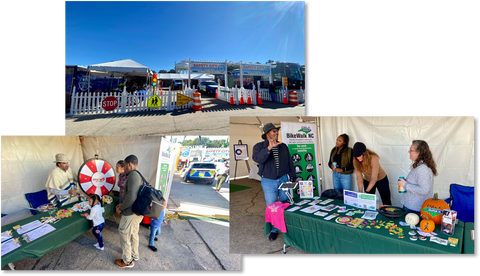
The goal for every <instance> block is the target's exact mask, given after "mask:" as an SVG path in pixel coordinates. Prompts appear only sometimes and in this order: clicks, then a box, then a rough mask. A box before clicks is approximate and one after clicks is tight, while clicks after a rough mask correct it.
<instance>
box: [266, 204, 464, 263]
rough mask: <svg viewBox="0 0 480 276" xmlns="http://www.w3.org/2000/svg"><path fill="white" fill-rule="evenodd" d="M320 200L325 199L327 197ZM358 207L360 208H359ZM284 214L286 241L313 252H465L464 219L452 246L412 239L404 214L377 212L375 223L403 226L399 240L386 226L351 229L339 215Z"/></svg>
mask: <svg viewBox="0 0 480 276" xmlns="http://www.w3.org/2000/svg"><path fill="white" fill-rule="evenodd" d="M321 199H322V200H325V199H326V198H321ZM298 201H301V200H300V199H298V198H297V199H296V202H298ZM329 204H335V205H339V206H347V209H353V207H351V206H348V205H345V204H343V201H341V200H335V201H333V202H331V203H329ZM308 206H309V205H308V204H304V205H303V208H306V207H308ZM289 208H291V207H289ZM303 208H301V209H303ZM355 209H356V210H360V209H358V208H355ZM287 210H288V208H287ZM337 211H338V209H336V210H333V211H330V212H329V214H333V213H338V212H337ZM284 214H285V224H286V226H287V233H285V234H284V235H283V237H284V242H285V244H286V245H290V246H293V247H296V248H299V249H302V250H304V251H307V252H310V253H327V254H334V253H341V254H367V253H368V254H437V253H447V254H448V253H450V254H460V253H461V252H462V243H463V232H464V223H463V222H461V221H459V223H458V224H457V225H456V226H455V235H454V236H453V238H457V239H458V245H457V246H456V247H452V246H450V245H440V244H437V243H434V242H431V241H430V238H427V240H426V241H421V240H417V241H412V240H410V235H409V234H408V232H409V231H410V230H412V229H410V227H409V226H400V225H399V222H400V221H404V220H405V217H404V216H403V217H401V218H398V219H389V218H387V217H384V216H382V215H380V214H378V215H377V218H376V219H375V220H374V221H376V222H379V221H383V222H389V221H394V223H395V224H397V225H398V226H399V227H400V228H402V229H403V233H404V236H405V238H403V239H400V238H398V235H390V232H389V230H388V229H385V227H381V228H380V229H376V228H374V226H370V225H369V226H370V228H367V227H364V228H362V229H359V228H352V227H349V226H347V225H345V224H339V223H336V222H335V219H336V218H333V219H332V220H329V221H327V220H324V217H320V216H316V215H313V214H307V213H304V212H301V211H300V210H297V211H294V212H287V211H285V212H284ZM327 216H328V215H327ZM342 216H346V215H345V213H339V217H342ZM361 216H363V214H355V215H353V216H351V217H352V218H357V217H359V218H360V217H361ZM376 225H378V224H376ZM417 226H418V225H417ZM268 231H269V229H268V224H266V227H265V232H266V233H267V232H268ZM435 232H436V233H439V234H438V235H437V237H439V238H441V239H448V236H447V235H445V234H442V233H440V226H439V225H437V226H436V228H435Z"/></svg>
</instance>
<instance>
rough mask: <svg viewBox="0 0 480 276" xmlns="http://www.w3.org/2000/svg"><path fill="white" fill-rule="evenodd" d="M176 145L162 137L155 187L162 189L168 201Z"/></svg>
mask: <svg viewBox="0 0 480 276" xmlns="http://www.w3.org/2000/svg"><path fill="white" fill-rule="evenodd" d="M175 158H176V156H175V153H174V145H173V143H172V142H170V141H169V140H167V139H165V138H162V140H161V144H160V153H159V156H158V168H157V179H156V183H157V184H156V186H155V188H156V189H158V190H160V191H162V193H163V197H164V198H165V200H167V201H168V196H169V194H170V187H171V186H172V181H173V170H174V164H175Z"/></svg>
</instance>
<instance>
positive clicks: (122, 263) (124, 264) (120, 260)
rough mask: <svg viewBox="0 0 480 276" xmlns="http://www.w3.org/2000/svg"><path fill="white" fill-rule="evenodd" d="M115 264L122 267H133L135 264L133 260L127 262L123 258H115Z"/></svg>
mask: <svg viewBox="0 0 480 276" xmlns="http://www.w3.org/2000/svg"><path fill="white" fill-rule="evenodd" d="M115 264H116V265H117V266H118V267H120V268H132V267H133V266H134V265H135V263H134V262H133V261H132V262H131V263H130V264H126V263H125V262H124V261H123V260H122V259H118V260H115Z"/></svg>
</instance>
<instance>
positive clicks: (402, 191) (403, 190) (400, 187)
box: [398, 176, 407, 194]
mask: <svg viewBox="0 0 480 276" xmlns="http://www.w3.org/2000/svg"><path fill="white" fill-rule="evenodd" d="M400 179H403V180H405V181H407V179H405V177H403V176H400V177H399V178H398V181H400ZM398 192H399V193H401V194H403V193H406V192H407V190H405V188H404V187H403V186H401V185H398Z"/></svg>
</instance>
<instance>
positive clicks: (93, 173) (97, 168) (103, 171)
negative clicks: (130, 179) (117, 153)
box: [78, 158, 115, 196]
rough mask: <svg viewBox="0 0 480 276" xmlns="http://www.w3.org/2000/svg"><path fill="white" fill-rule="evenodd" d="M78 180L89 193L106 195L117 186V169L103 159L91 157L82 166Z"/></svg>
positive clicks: (81, 186) (83, 189)
mask: <svg viewBox="0 0 480 276" xmlns="http://www.w3.org/2000/svg"><path fill="white" fill-rule="evenodd" d="M78 182H79V185H80V188H81V189H82V191H84V192H85V193H86V194H87V195H93V194H97V195H99V196H104V195H106V194H108V193H109V192H110V191H112V190H113V187H115V170H114V169H113V167H112V165H110V163H108V162H107V161H105V160H103V159H100V158H96V159H95V158H94V159H90V160H87V161H85V163H83V165H81V166H80V169H79V170H78Z"/></svg>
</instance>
